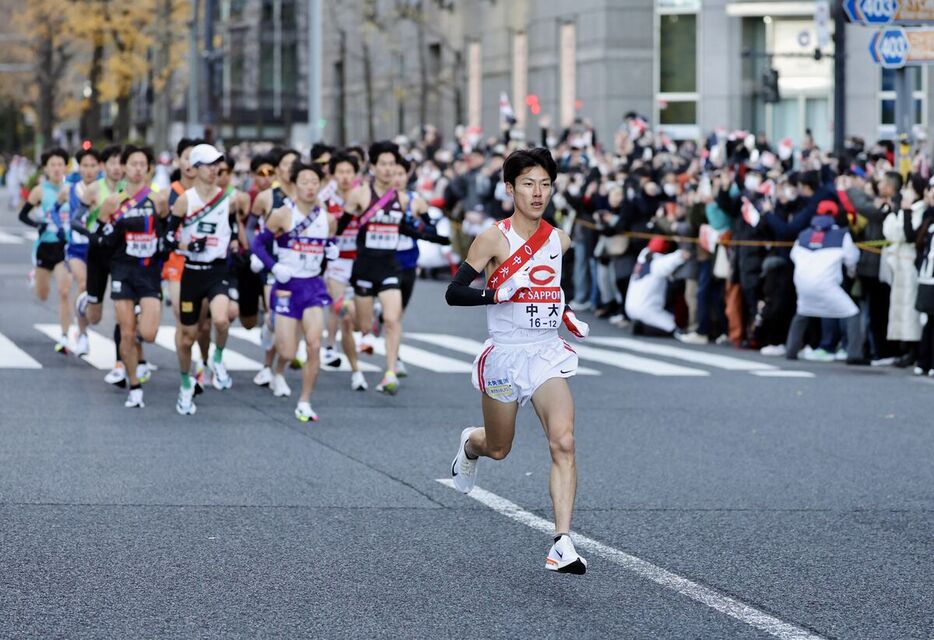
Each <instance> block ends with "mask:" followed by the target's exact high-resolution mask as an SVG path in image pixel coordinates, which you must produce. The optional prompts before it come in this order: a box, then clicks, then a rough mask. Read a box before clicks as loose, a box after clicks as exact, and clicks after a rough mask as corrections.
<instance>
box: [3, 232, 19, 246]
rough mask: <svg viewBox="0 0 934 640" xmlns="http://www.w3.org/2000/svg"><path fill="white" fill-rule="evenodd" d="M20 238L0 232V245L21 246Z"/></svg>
mask: <svg viewBox="0 0 934 640" xmlns="http://www.w3.org/2000/svg"><path fill="white" fill-rule="evenodd" d="M23 242H25V240H23V238H22V236H17V235H13V234H12V233H7V232H6V231H0V244H23Z"/></svg>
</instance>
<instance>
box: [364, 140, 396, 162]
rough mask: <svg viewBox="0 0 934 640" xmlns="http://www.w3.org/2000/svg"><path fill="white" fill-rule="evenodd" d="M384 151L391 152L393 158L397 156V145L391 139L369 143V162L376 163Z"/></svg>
mask: <svg viewBox="0 0 934 640" xmlns="http://www.w3.org/2000/svg"><path fill="white" fill-rule="evenodd" d="M384 153H391V154H392V157H393V158H397V157H398V156H399V145H397V144H396V143H395V142H392V141H391V140H380V141H379V142H374V143H373V144H371V145H370V151H369V154H368V155H369V157H370V164H376V162H377V160H379V157H380V156H381V155H383V154H384Z"/></svg>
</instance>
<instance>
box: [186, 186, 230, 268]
mask: <svg viewBox="0 0 934 640" xmlns="http://www.w3.org/2000/svg"><path fill="white" fill-rule="evenodd" d="M185 195H186V196H187V198H188V212H187V213H186V214H185V220H184V222H182V228H181V236H180V242H182V243H190V242H191V241H192V240H197V239H198V238H207V245H206V246H205V248H204V251H200V252H198V253H192V252H191V251H180V252H179V253H181V254H183V255H184V256H185V258H187V259H188V260H192V261H194V262H214V261H215V260H221V259H225V258H227V247H228V246H229V245H230V236H231V233H230V198H229V197H227V198H224V199H223V200H222V201H221V202H220V203H219V204H217V206H215V207H214V208H213V209H212V210H211V211H210V212H208V213H207V214H206V215H203V216H199V217H198V219H197V220H193V219H191V214H192V213H194V212H195V211H197V210H198V209H200V208H201V207H203V206H204V204H205V203H204V200H202V199H201V196H199V195H198V191H197V190H196V189H195V188H194V187H192V188H191V189H188V190H187V191H186V192H185Z"/></svg>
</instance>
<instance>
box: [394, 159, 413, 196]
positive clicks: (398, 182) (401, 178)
mask: <svg viewBox="0 0 934 640" xmlns="http://www.w3.org/2000/svg"><path fill="white" fill-rule="evenodd" d="M394 167H395V168H393V170H392V188H393V189H395V190H397V191H399V190H402V189H405V186H406V185H407V184H408V183H409V174H407V173H406V172H405V168H404V167H403V166H402V165H400V164H397V165H394Z"/></svg>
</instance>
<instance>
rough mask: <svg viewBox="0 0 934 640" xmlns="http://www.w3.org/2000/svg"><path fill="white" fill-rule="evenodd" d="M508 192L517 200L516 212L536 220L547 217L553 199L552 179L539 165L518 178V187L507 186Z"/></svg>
mask: <svg viewBox="0 0 934 640" xmlns="http://www.w3.org/2000/svg"><path fill="white" fill-rule="evenodd" d="M506 192H507V193H508V194H509V195H511V196H512V197H513V198H514V199H515V203H516V211H519V212H521V213H523V214H524V215H525V216H527V217H530V218H532V219H534V220H538V219H540V218H541V217H542V216H543V215H545V207H547V206H548V200H549V198H551V178H550V177H549V176H548V172H547V171H545V170H544V169H542V168H541V167H539V166H538V165H536V166H534V167H530V168H529V169H526V170H525V171H523V172H522V173H521V174H519V177H518V178H516V186H515V187H513V186H512V185H511V184H508V183H507V184H506Z"/></svg>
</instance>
